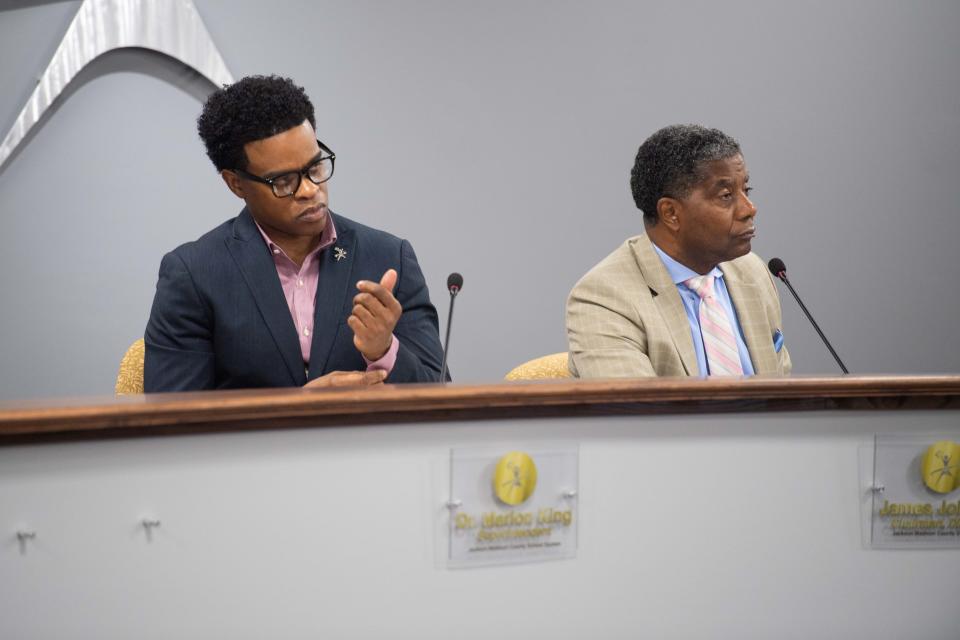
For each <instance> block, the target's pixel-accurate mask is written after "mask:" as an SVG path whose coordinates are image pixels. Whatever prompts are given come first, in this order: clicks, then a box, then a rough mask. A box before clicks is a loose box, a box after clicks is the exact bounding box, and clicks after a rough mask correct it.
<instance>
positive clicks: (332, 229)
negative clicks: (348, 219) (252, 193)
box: [253, 209, 337, 263]
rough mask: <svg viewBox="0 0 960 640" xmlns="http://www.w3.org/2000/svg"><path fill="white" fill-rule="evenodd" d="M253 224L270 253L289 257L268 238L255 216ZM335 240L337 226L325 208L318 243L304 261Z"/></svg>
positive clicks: (332, 243) (328, 210)
mask: <svg viewBox="0 0 960 640" xmlns="http://www.w3.org/2000/svg"><path fill="white" fill-rule="evenodd" d="M253 224H255V225H257V231H259V232H260V236H261V237H262V238H263V241H264V242H266V243H267V248H268V249H270V253H271V254H274V255H277V252H278V251H279V252H280V253H279V255H282V256H283V257H284V258H286V259H287V260H289V259H290V256H288V255H287V253H286V252H285V251H284V250H283V249H282V248H281V247H280V246H279V245H278V244H277V243H275V242H274V241H273V240H271V239H270V236H268V235H267V232H266V231H264V230H263V227H261V226H260V223H259V222H257V220H256V218H254V220H253ZM336 242H337V228H336V226H334V224H333V216H332V215H330V209H327V224H325V225H324V226H323V231H321V232H320V244H318V245H317V248H316V249H314V250H313V251H311V252H310V253H308V254H307V257H306V259H304V263H306V261H307V260H309V259H310V258H311V257H312V256H314V255H316V254H318V253H320V252H321V251H323V250H324V249H326V248H327V247H330V246H332V245H334V244H336Z"/></svg>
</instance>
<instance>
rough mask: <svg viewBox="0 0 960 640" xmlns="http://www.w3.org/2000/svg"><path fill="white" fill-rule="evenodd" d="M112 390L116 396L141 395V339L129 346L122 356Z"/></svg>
mask: <svg viewBox="0 0 960 640" xmlns="http://www.w3.org/2000/svg"><path fill="white" fill-rule="evenodd" d="M114 390H115V391H116V393H117V395H118V396H124V395H129V394H131V393H143V338H140V339H139V340H137V341H136V342H134V343H133V344H132V345H130V348H129V349H127V352H126V353H125V354H123V359H122V360H120V371H119V372H118V373H117V385H116V387H115V388H114Z"/></svg>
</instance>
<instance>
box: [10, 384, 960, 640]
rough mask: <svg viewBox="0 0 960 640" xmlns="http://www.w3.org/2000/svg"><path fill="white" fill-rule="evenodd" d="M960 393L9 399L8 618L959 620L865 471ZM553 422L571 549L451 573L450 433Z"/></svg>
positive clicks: (255, 622)
mask: <svg viewBox="0 0 960 640" xmlns="http://www.w3.org/2000/svg"><path fill="white" fill-rule="evenodd" d="M958 409H960V376H935V377H931V376H920V377H917V376H911V377H895V376H884V377H843V378H791V379H786V380H779V379H769V380H765V379H749V380H746V381H742V382H730V381H722V380H721V381H715V380H666V379H663V380H648V381H611V382H592V383H575V382H566V381H565V382H556V383H530V384H522V383H520V384H509V385H508V384H504V385H483V386H449V387H440V386H430V385H425V386H411V387H384V388H381V389H366V390H341V391H328V392H306V391H302V390H279V391H257V392H222V393H197V394H177V395H161V396H155V397H143V396H140V397H128V398H120V399H112V398H100V399H81V400H57V401H31V402H21V403H3V404H0V443H2V444H3V445H5V446H3V447H0V637H4V638H7V637H9V638H19V637H131V636H136V637H139V638H143V637H146V638H168V637H232V638H243V637H251V638H262V637H330V638H384V637H417V638H434V637H436V638H440V637H445V638H446V637H457V638H480V637H484V638H486V637H489V636H490V635H491V634H494V635H495V634H499V633H503V634H505V635H511V636H518V637H529V638H541V637H550V638H583V637H594V638H612V637H631V638H633V637H743V636H749V637H841V636H842V637H871V638H900V637H907V636H910V637H943V638H952V637H955V636H956V633H957V629H958V628H960V627H958V626H957V622H956V615H955V611H956V602H955V600H956V597H955V594H956V584H955V582H956V578H955V575H956V567H957V566H958V560H960V551H957V550H934V551H874V550H869V549H866V548H864V546H863V544H862V542H861V520H862V506H863V504H864V500H865V499H866V496H865V494H864V487H865V485H864V477H863V469H862V468H861V466H860V465H861V462H862V460H863V456H864V454H865V452H869V450H870V447H871V446H872V442H873V437H874V435H875V434H899V433H918V432H923V433H937V434H943V433H945V434H947V435H948V436H949V437H951V438H954V439H957V440H960V411H958ZM160 436H162V437H160ZM554 442H564V443H574V444H577V445H578V446H579V451H580V486H579V498H578V500H579V505H578V508H579V523H580V524H579V527H580V528H579V549H578V557H577V558H576V559H574V560H564V561H556V562H546V563H540V564H533V565H520V566H508V567H491V568H484V569H471V570H458V571H452V570H448V569H446V568H444V566H443V562H442V553H441V552H440V551H438V548H440V547H442V546H443V545H442V544H440V543H441V542H442V539H443V535H444V522H445V520H444V518H445V517H446V510H445V509H444V508H443V506H442V505H443V502H444V501H445V500H446V499H447V498H448V497H449V495H448V487H449V481H448V475H447V473H448V464H449V452H450V449H451V447H461V446H464V447H474V446H476V447H503V448H504V450H509V449H507V448H508V447H509V448H524V447H530V448H535V447H538V446H543V445H546V444H548V443H554ZM143 519H155V520H158V521H159V522H160V523H161V524H160V526H159V527H156V528H155V529H154V530H153V533H152V536H151V538H150V539H149V540H148V539H147V536H146V535H145V531H144V529H143V527H142V526H141V522H142V520H143ZM17 531H32V532H35V533H36V537H35V538H33V539H31V540H28V541H26V542H25V544H24V547H23V549H21V547H20V544H19V543H18V542H17V540H16V538H15V532H17Z"/></svg>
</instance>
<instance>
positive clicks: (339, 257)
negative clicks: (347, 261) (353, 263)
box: [333, 247, 347, 262]
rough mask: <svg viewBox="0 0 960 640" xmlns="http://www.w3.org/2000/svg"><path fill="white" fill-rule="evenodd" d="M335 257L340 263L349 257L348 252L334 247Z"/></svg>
mask: <svg viewBox="0 0 960 640" xmlns="http://www.w3.org/2000/svg"><path fill="white" fill-rule="evenodd" d="M333 257H334V258H335V259H336V261H337V262H340V261H341V260H343V259H344V258H346V257H347V250H346V249H341V248H340V247H334V248H333Z"/></svg>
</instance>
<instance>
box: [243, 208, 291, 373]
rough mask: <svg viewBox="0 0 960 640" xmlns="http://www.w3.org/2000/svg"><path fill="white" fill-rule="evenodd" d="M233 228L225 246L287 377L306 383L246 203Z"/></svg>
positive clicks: (277, 279) (273, 269)
mask: <svg viewBox="0 0 960 640" xmlns="http://www.w3.org/2000/svg"><path fill="white" fill-rule="evenodd" d="M233 231H234V233H233V237H228V238H227V239H226V244H227V249H228V250H229V251H230V255H232V256H233V259H234V261H235V262H236V263H237V267H238V268H239V269H240V273H242V274H243V279H244V280H245V281H246V283H247V287H249V289H250V293H251V294H252V295H253V299H254V302H256V304H257V309H258V310H259V311H260V315H261V316H262V317H263V322H264V324H266V325H267V329H268V330H269V331H270V334H271V335H272V336H273V340H274V342H275V343H276V345H277V349H278V350H279V351H280V355H282V356H283V361H284V363H285V364H286V365H287V369H288V370H289V372H290V377H291V378H292V379H293V382H294V384H296V385H301V386H302V385H303V384H305V383H306V374H305V373H304V371H303V355H302V354H301V353H300V339H299V338H298V337H297V329H296V327H295V326H294V324H293V318H292V317H291V316H290V308H289V307H288V306H287V300H286V298H284V296H283V287H282V286H281V285H280V277H279V276H278V275H277V268H276V266H275V265H274V263H273V258H272V257H271V256H270V251H269V249H268V248H267V245H266V243H264V242H263V238H261V237H260V232H259V231H258V230H257V227H256V224H255V223H254V221H253V218H252V217H251V215H250V213H249V212H248V211H247V209H246V207H244V209H243V211H241V212H240V215H239V216H237V219H236V221H235V222H234V224H233Z"/></svg>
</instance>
